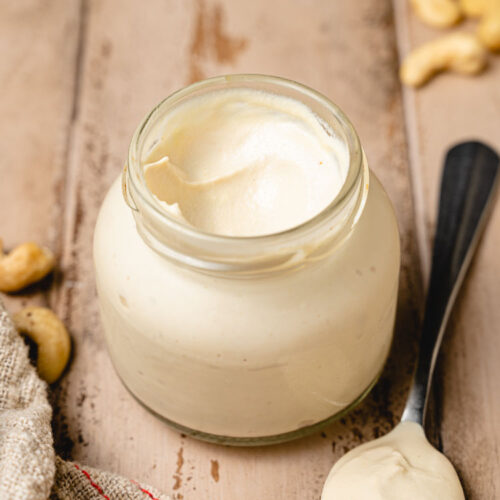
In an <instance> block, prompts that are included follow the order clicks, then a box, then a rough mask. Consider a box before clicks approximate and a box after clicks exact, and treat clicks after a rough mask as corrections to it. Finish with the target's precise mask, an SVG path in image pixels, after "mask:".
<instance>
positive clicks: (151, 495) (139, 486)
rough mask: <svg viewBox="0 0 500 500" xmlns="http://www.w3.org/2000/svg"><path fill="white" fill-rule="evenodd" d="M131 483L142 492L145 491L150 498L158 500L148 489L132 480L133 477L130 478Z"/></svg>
mask: <svg viewBox="0 0 500 500" xmlns="http://www.w3.org/2000/svg"><path fill="white" fill-rule="evenodd" d="M130 481H131V482H132V483H134V484H135V485H136V486H137V487H138V488H139V489H140V490H141V491H142V492H143V493H145V494H146V495H147V496H148V497H149V498H152V500H159V499H158V498H156V497H155V496H154V495H153V494H152V493H151V492H150V491H148V490H145V489H144V488H143V487H142V486H141V485H140V484H139V483H138V482H137V481H134V480H133V479H131V480H130Z"/></svg>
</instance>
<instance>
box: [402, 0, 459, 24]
mask: <svg viewBox="0 0 500 500" xmlns="http://www.w3.org/2000/svg"><path fill="white" fill-rule="evenodd" d="M411 5H412V7H413V10H414V11H415V14H417V16H418V17H419V18H420V19H421V20H422V21H423V22H424V23H426V24H428V25H430V26H434V27H436V28H446V27H447V26H453V25H454V24H456V23H457V22H458V21H459V20H460V18H461V17H462V13H461V11H460V7H459V5H458V3H457V2H456V1H454V0H411Z"/></svg>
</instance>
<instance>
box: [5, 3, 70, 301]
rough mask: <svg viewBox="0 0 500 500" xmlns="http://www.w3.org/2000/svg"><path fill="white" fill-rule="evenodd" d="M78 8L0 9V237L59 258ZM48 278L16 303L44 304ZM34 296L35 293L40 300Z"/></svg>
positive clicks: (36, 5) (63, 5)
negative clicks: (34, 245)
mask: <svg viewBox="0 0 500 500" xmlns="http://www.w3.org/2000/svg"><path fill="white" fill-rule="evenodd" d="M78 17H79V9H78V3H77V2H74V1H65V0H56V1H52V2H47V1H43V0H20V1H16V2H2V3H1V4H0V54H1V55H2V57H1V60H0V91H1V99H0V116H1V123H0V127H1V133H0V149H1V151H2V155H1V158H0V238H2V239H3V241H4V246H5V248H6V250H9V249H11V248H13V247H14V246H16V245H18V244H20V243H23V242H25V241H28V240H29V241H36V242H38V243H40V244H44V245H47V246H49V247H51V248H52V249H53V250H54V251H55V252H56V254H59V253H60V251H61V246H60V243H61V237H62V219H63V206H64V192H65V189H64V188H65V182H66V157H67V153H68V140H69V135H70V123H71V118H72V106H73V101H74V99H73V94H74V89H75V81H76V75H75V60H76V53H77V47H78ZM51 283H52V278H49V279H46V280H44V282H42V283H41V284H40V285H37V286H33V287H31V288H30V289H29V290H28V291H27V292H25V293H23V294H22V295H18V296H16V297H5V299H4V300H5V302H6V304H7V305H8V306H9V307H10V308H11V309H15V308H18V307H20V306H21V305H22V304H24V303H26V298H28V297H29V300H30V303H34V302H37V303H44V302H46V301H47V297H46V293H45V292H46V291H47V290H48V288H49V286H50V284H51ZM40 292H41V293H40Z"/></svg>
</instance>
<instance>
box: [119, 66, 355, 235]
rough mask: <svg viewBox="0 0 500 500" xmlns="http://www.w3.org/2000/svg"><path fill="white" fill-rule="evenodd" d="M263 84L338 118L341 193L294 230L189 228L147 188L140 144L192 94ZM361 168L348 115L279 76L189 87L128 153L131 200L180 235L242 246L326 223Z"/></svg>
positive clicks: (220, 79)
mask: <svg viewBox="0 0 500 500" xmlns="http://www.w3.org/2000/svg"><path fill="white" fill-rule="evenodd" d="M256 82H258V83H264V84H270V86H272V87H274V90H275V91H279V89H280V88H282V89H292V90H294V91H298V92H299V93H300V94H303V95H305V96H307V97H309V98H311V99H312V100H314V101H316V102H318V103H320V104H321V105H323V106H324V107H325V108H326V109H328V110H329V111H330V112H331V114H332V116H333V117H334V118H335V119H336V121H337V122H338V124H339V125H340V126H341V130H342V132H343V134H344V137H343V139H344V140H345V145H346V146H347V150H348V158H349V165H348V168H347V173H346V177H345V179H344V182H343V184H342V187H341V189H340V191H339V192H338V193H337V194H336V195H335V196H334V197H333V199H332V201H331V202H330V203H329V204H328V205H327V206H326V207H325V208H323V209H322V210H321V211H320V212H318V213H317V214H316V215H314V216H313V217H311V218H310V219H307V220H306V221H304V222H302V223H300V224H298V225H296V226H293V227H291V228H288V229H285V230H282V231H278V232H274V233H267V234H263V235H254V236H229V235H223V234H216V233H210V232H206V231H204V230H202V229H198V228H196V227H194V226H190V225H188V224H186V223H184V222H182V221H181V220H179V219H177V218H176V217H175V216H172V215H171V214H169V213H168V211H166V210H165V209H164V208H163V207H162V206H161V204H160V203H159V202H158V200H157V199H156V198H155V197H154V195H153V194H152V193H151V191H150V190H149V189H148V187H147V185H146V180H145V177H144V169H143V165H142V164H141V160H140V158H141V151H140V143H141V137H143V136H144V134H145V133H147V131H148V128H149V127H148V125H150V124H151V123H152V122H153V121H154V120H155V118H157V117H158V116H159V115H160V110H162V109H164V108H166V107H169V105H174V104H175V103H177V102H178V101H179V100H181V99H183V98H185V97H187V96H190V95H191V94H196V92H197V91H201V90H205V91H206V90H211V87H213V88H220V87H223V86H225V85H227V84H231V85H232V86H234V87H236V88H237V87H238V86H239V85H238V84H241V86H242V87H243V86H245V85H247V86H248V85H249V84H250V85H251V84H252V83H256ZM361 169H362V150H361V146H360V142H359V138H358V135H357V133H356V131H355V129H354V127H353V125H352V123H351V122H350V120H349V119H348V118H347V116H346V115H345V114H344V113H343V111H342V110H341V109H340V108H339V107H338V106H337V105H336V104H334V103H333V102H332V101H330V100H329V99H328V98H327V97H325V96H323V95H322V94H320V93H319V92H317V91H315V90H313V89H311V88H309V87H307V86H305V85H302V84H300V83H298V82H295V81H292V80H287V79H285V78H280V77H276V76H267V75H260V74H236V75H223V76H217V77H213V78H209V79H206V80H202V81H200V82H196V83H193V84H191V85H189V86H187V87H184V88H182V89H180V90H178V91H176V92H174V93H173V94H171V95H169V96H168V97H166V98H165V99H164V100H163V101H161V102H160V103H159V104H158V105H157V106H156V107H155V108H154V109H153V110H152V111H151V112H150V113H149V114H148V115H147V116H146V118H145V119H144V120H143V121H142V122H141V124H140V125H139V127H138V128H137V130H136V131H135V133H134V136H133V138H132V141H131V144H130V148H129V153H128V170H129V172H128V179H127V181H128V182H129V183H130V186H129V191H130V192H129V194H132V193H133V195H132V197H133V198H134V201H135V196H134V195H135V194H137V195H139V196H140V197H141V201H143V202H144V203H146V204H147V205H148V206H149V208H151V209H152V210H154V211H155V212H157V214H158V215H160V216H162V217H164V219H165V223H166V224H168V225H170V226H172V227H173V228H175V229H176V230H177V231H179V232H180V233H184V234H186V235H189V236H196V237H200V238H203V239H205V240H210V241H213V242H216V241H218V242H221V243H224V242H228V241H231V242H235V241H241V242H242V243H244V244H245V243H249V242H253V241H268V240H270V239H273V240H276V239H277V238H287V237H288V236H290V235H293V234H297V233H301V232H303V231H308V230H309V229H310V228H311V226H315V225H317V224H318V223H319V222H321V221H322V220H324V219H325V218H329V217H330V216H331V215H332V214H333V213H334V212H335V211H336V210H337V208H338V207H339V206H340V205H342V200H344V199H345V198H346V197H349V196H350V195H351V194H352V192H353V190H354V189H355V187H356V184H357V180H358V178H359V176H360V173H361Z"/></svg>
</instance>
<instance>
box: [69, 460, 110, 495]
mask: <svg viewBox="0 0 500 500" xmlns="http://www.w3.org/2000/svg"><path fill="white" fill-rule="evenodd" d="M73 465H74V466H75V467H76V468H77V469H78V470H79V471H80V472H81V473H82V474H83V475H84V476H85V477H86V478H87V479H88V480H89V481H90V485H91V486H92V487H93V488H95V489H96V490H97V491H98V492H99V495H101V496H102V497H103V498H105V499H106V500H110V498H109V497H108V495H105V494H104V491H102V488H101V487H100V486H99V485H98V484H97V483H94V481H92V478H91V477H90V474H89V473H88V472H87V471H86V470H85V469H82V468H80V467H78V465H77V464H73Z"/></svg>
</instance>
